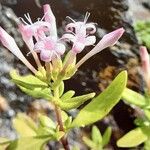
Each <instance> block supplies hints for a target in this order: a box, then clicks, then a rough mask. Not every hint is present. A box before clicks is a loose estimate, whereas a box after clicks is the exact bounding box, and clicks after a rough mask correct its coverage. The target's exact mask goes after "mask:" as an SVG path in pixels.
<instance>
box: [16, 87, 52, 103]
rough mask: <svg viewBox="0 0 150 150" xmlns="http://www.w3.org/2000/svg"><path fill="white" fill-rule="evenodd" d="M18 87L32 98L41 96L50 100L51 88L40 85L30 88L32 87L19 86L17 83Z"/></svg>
mask: <svg viewBox="0 0 150 150" xmlns="http://www.w3.org/2000/svg"><path fill="white" fill-rule="evenodd" d="M18 87H19V88H20V89H21V90H22V91H23V92H25V93H26V94H28V95H30V96H32V97H34V98H43V99H45V100H49V101H51V100H52V99H53V97H52V95H51V90H50V89H49V88H42V87H38V88H36V87H35V88H34V87H33V88H32V89H28V88H26V87H23V86H20V85H18Z"/></svg>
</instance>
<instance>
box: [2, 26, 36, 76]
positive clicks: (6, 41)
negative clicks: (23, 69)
mask: <svg viewBox="0 0 150 150" xmlns="http://www.w3.org/2000/svg"><path fill="white" fill-rule="evenodd" d="M0 41H1V42H2V44H3V45H4V46H5V47H6V48H7V49H8V50H10V51H11V52H12V53H13V54H14V55H15V56H17V57H18V58H19V59H20V60H21V61H22V62H23V63H24V64H25V65H26V66H27V67H28V68H29V69H30V70H31V71H32V72H33V73H36V71H37V70H36V69H35V68H34V67H33V66H32V65H31V64H30V63H29V62H28V60H27V59H26V58H25V57H24V56H23V54H22V52H21V51H20V49H19V47H18V46H17V44H16V42H15V40H14V39H13V38H12V37H11V36H10V35H9V34H8V33H7V32H6V31H5V30H4V29H3V28H2V27H0Z"/></svg>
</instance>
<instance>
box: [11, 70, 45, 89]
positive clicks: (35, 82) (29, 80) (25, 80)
mask: <svg viewBox="0 0 150 150" xmlns="http://www.w3.org/2000/svg"><path fill="white" fill-rule="evenodd" d="M10 76H11V78H12V81H13V82H14V83H16V84H17V85H20V86H23V87H26V88H30V89H32V88H33V87H47V86H48V85H47V84H46V83H45V82H43V81H41V80H40V79H38V78H37V77H35V76H33V75H31V74H30V75H26V76H20V75H18V74H17V72H16V70H13V71H11V72H10Z"/></svg>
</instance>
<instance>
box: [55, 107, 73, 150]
mask: <svg viewBox="0 0 150 150" xmlns="http://www.w3.org/2000/svg"><path fill="white" fill-rule="evenodd" d="M55 112H56V117H57V122H58V125H59V126H60V131H63V132H64V127H63V122H62V117H61V109H60V108H59V107H58V106H57V105H55ZM61 143H62V145H63V147H64V149H65V150H70V148H69V144H68V140H67V138H66V137H65V136H63V137H62V138H61Z"/></svg>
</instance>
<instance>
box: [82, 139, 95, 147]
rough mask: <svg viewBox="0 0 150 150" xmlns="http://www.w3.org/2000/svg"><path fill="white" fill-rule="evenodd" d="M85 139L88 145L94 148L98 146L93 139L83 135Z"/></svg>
mask: <svg viewBox="0 0 150 150" xmlns="http://www.w3.org/2000/svg"><path fill="white" fill-rule="evenodd" d="M83 141H84V143H85V144H86V145H87V146H88V147H90V148H92V149H95V148H96V147H97V145H96V144H95V143H94V142H93V141H92V140H91V139H89V138H87V137H83Z"/></svg>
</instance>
